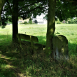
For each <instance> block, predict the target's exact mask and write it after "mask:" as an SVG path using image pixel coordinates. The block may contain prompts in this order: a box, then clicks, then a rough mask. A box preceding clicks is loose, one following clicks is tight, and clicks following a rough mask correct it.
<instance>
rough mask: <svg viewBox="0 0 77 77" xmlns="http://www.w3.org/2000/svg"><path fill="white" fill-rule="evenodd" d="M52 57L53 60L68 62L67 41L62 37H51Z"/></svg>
mask: <svg viewBox="0 0 77 77" xmlns="http://www.w3.org/2000/svg"><path fill="white" fill-rule="evenodd" d="M53 55H54V59H55V60H60V59H63V60H68V59H69V56H68V40H67V38H66V37H65V36H63V35H58V36H54V37H53Z"/></svg>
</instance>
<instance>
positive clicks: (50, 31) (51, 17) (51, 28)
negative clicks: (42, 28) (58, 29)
mask: <svg viewBox="0 0 77 77" xmlns="http://www.w3.org/2000/svg"><path fill="white" fill-rule="evenodd" d="M51 3H53V4H52V5H51ZM48 6H49V8H48V23H47V34H46V53H48V54H51V52H52V53H53V51H52V50H53V43H52V39H53V35H54V32H55V6H56V0H48Z"/></svg>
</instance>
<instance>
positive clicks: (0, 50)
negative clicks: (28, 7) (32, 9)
mask: <svg viewBox="0 0 77 77" xmlns="http://www.w3.org/2000/svg"><path fill="white" fill-rule="evenodd" d="M76 29H77V24H56V29H55V34H56V35H59V34H61V35H64V36H66V37H67V39H68V41H69V43H68V45H69V55H70V61H69V62H60V63H55V62H54V61H51V62H50V61H49V58H45V55H44V56H43V55H42V56H41V57H36V56H34V57H32V56H31V55H29V56H26V55H25V53H26V51H30V50H29V48H30V47H28V46H27V45H23V47H24V48H25V49H24V50H22V54H20V53H19V51H18V50H17V47H18V46H17V45H14V46H13V45H10V43H11V41H12V25H7V26H6V28H4V29H2V28H0V77H18V76H19V77H26V75H27V77H72V76H73V77H77V76H76V75H77V72H76V71H77V51H76V45H77V30H76ZM18 30H19V31H18V32H19V33H23V34H25V32H26V34H28V35H34V36H37V37H38V39H39V43H40V44H46V31H47V26H46V25H37V24H31V25H30V24H26V25H24V24H19V26H18ZM9 45H10V46H9ZM15 46H16V48H15ZM18 49H19V48H18ZM38 51H41V50H40V49H39V50H38ZM21 55H23V56H22V57H21Z"/></svg>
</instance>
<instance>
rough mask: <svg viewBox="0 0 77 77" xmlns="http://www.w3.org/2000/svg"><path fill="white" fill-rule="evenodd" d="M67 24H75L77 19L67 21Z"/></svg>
mask: <svg viewBox="0 0 77 77" xmlns="http://www.w3.org/2000/svg"><path fill="white" fill-rule="evenodd" d="M68 24H77V18H76V19H71V20H69V21H68Z"/></svg>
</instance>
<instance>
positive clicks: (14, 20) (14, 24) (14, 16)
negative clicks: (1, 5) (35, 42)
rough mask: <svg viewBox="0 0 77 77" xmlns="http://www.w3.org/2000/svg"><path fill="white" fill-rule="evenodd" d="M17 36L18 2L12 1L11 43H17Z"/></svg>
mask: <svg viewBox="0 0 77 77" xmlns="http://www.w3.org/2000/svg"><path fill="white" fill-rule="evenodd" d="M17 34H18V0H17V1H16V0H13V12H12V41H13V42H17V41H18V39H17V36H16V35H17Z"/></svg>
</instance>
